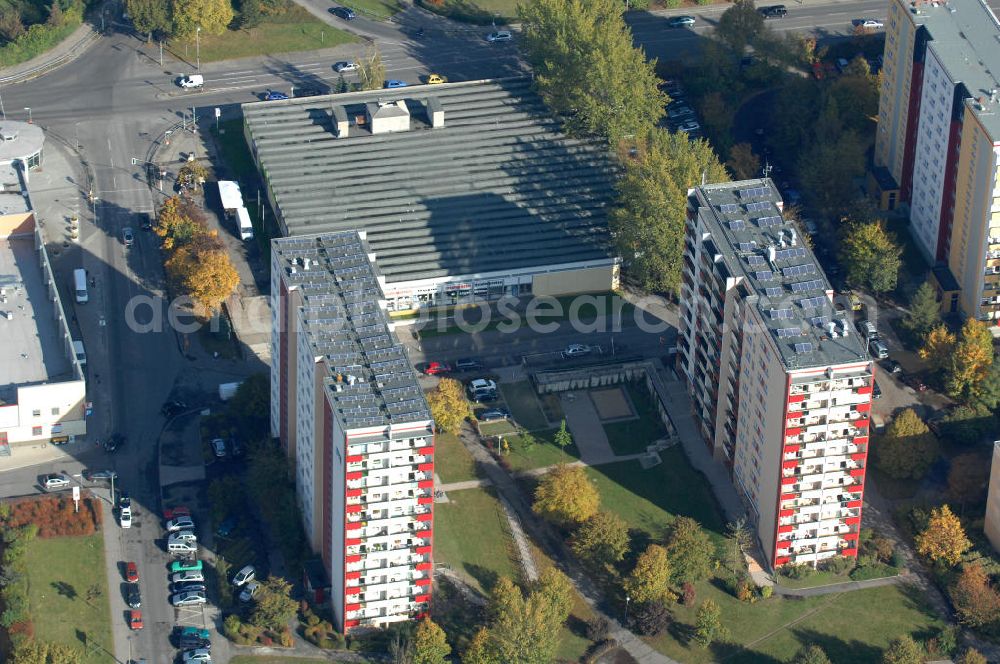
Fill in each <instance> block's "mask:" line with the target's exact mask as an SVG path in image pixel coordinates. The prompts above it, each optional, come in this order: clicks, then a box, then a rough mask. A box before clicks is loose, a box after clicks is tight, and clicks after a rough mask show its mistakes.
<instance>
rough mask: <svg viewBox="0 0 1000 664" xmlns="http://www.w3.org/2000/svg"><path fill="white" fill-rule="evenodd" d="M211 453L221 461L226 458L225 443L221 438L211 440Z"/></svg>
mask: <svg viewBox="0 0 1000 664" xmlns="http://www.w3.org/2000/svg"><path fill="white" fill-rule="evenodd" d="M212 452H213V453H214V454H215V456H216V458H218V459H221V458H223V457H225V456H226V441H224V440H222V439H221V438H213V439H212Z"/></svg>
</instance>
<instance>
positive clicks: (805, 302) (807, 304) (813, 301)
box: [799, 297, 826, 309]
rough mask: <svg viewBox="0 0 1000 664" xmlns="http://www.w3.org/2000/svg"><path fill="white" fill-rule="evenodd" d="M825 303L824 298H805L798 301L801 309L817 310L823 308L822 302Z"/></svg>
mask: <svg viewBox="0 0 1000 664" xmlns="http://www.w3.org/2000/svg"><path fill="white" fill-rule="evenodd" d="M825 301H826V298H825V297H807V298H804V299H802V300H799V305H800V306H801V307H802V308H803V309H818V308H819V307H822V306H823V302H825Z"/></svg>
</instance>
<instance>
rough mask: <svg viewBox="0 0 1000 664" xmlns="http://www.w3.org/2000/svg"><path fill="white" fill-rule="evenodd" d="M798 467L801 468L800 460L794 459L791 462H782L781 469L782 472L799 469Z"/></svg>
mask: <svg viewBox="0 0 1000 664" xmlns="http://www.w3.org/2000/svg"><path fill="white" fill-rule="evenodd" d="M798 466H799V461H798V459H792V460H791V461H782V462H781V469H782V470H793V469H795V468H798Z"/></svg>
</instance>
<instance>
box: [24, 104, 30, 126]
mask: <svg viewBox="0 0 1000 664" xmlns="http://www.w3.org/2000/svg"><path fill="white" fill-rule="evenodd" d="M24 110H26V111H27V112H28V124H31V107H30V106H25V107H24Z"/></svg>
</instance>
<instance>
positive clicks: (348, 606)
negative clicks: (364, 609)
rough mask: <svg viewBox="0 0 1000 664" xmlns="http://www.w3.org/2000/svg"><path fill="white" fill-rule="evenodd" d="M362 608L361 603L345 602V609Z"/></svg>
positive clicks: (354, 609)
mask: <svg viewBox="0 0 1000 664" xmlns="http://www.w3.org/2000/svg"><path fill="white" fill-rule="evenodd" d="M360 608H361V605H360V604H345V605H344V610H345V611H357V610H358V609H360Z"/></svg>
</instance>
